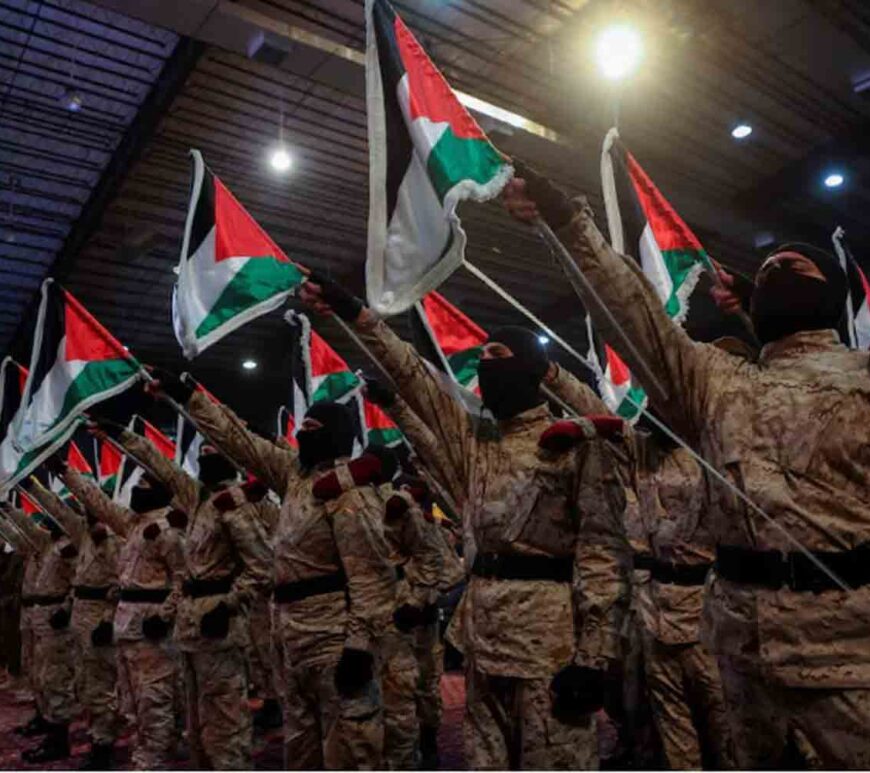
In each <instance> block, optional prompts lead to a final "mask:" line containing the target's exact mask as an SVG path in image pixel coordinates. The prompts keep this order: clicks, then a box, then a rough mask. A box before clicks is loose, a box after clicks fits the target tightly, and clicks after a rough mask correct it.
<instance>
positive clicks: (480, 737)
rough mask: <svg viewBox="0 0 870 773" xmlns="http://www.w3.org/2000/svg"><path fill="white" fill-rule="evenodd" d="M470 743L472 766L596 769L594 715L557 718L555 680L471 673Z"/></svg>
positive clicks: (466, 741) (468, 689) (467, 721)
mask: <svg viewBox="0 0 870 773" xmlns="http://www.w3.org/2000/svg"><path fill="white" fill-rule="evenodd" d="M467 674H468V675H467V685H466V702H467V710H466V714H465V724H464V726H463V731H464V747H465V761H466V764H467V765H468V767H469V768H470V769H471V770H596V769H597V768H598V739H597V735H596V730H595V720H594V717H593V715H591V714H590V715H588V716H586V717H585V718H584V719H583V720H582V721H579V722H578V723H576V724H571V725H569V724H565V723H562V722H559V721H558V720H557V719H555V718H554V717H553V713H552V706H551V699H550V679H549V678H547V679H516V678H513V677H506V676H491V675H488V674H483V673H481V672H480V671H479V670H477V669H474V668H469V669H468V672H467Z"/></svg>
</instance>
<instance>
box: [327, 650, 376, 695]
mask: <svg viewBox="0 0 870 773" xmlns="http://www.w3.org/2000/svg"><path fill="white" fill-rule="evenodd" d="M374 663H375V661H374V658H373V657H372V656H371V655H370V654H369V653H368V652H365V651H363V650H355V649H352V648H350V647H345V648H344V650H342V653H341V659H340V660H339V661H338V665H337V666H336V667H335V689H337V690H338V694H339V695H341V696H342V697H343V698H349V697H350V696H352V695H354V694H355V693H358V692H359V691H360V690H362V688H363V687H365V686H366V685H367V684H368V683H369V682H371V681H372V679H374V675H375V672H374Z"/></svg>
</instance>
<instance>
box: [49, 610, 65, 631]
mask: <svg viewBox="0 0 870 773" xmlns="http://www.w3.org/2000/svg"><path fill="white" fill-rule="evenodd" d="M48 624H49V625H50V626H51V627H52V628H53V629H54V630H55V631H62V630H63V629H64V628H67V627H69V610H68V609H55V610H54V612H52V613H51V617H49V618H48Z"/></svg>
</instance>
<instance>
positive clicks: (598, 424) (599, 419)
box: [584, 414, 625, 440]
mask: <svg viewBox="0 0 870 773" xmlns="http://www.w3.org/2000/svg"><path fill="white" fill-rule="evenodd" d="M584 418H586V419H589V421H591V422H592V424H593V425H594V426H595V431H596V432H597V433H598V437H602V438H604V439H605V440H619V439H621V438H622V435H623V432H624V431H625V421H623V420H622V419H621V418H619V416H610V415H608V414H603V415H602V414H594V415H593V414H590V415H588V416H584Z"/></svg>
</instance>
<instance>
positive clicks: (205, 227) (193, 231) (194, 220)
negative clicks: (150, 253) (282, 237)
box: [173, 150, 304, 359]
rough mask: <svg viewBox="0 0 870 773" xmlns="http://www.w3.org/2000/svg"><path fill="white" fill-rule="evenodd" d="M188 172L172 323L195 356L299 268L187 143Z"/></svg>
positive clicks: (258, 309)
mask: <svg viewBox="0 0 870 773" xmlns="http://www.w3.org/2000/svg"><path fill="white" fill-rule="evenodd" d="M191 156H192V159H193V175H192V181H191V191H190V205H189V208H188V212H187V221H186V223H185V227H184V240H183V242H182V248H181V259H180V262H179V264H178V279H177V281H176V284H175V290H174V293H173V324H174V327H175V335H176V338H177V339H178V342H179V343H180V344H181V348H182V350H183V351H184V356H185V357H187V358H188V359H193V358H194V357H196V356H197V355H198V354H200V353H201V352H203V351H204V350H205V349H207V348H208V347H209V346H211V345H212V344H213V343H215V342H216V341H219V340H220V339H221V338H223V337H224V336H225V335H227V334H229V333H231V332H232V331H233V330H236V329H237V328H239V327H241V326H242V325H244V324H246V323H247V322H250V321H251V320H252V319H255V318H256V317H259V316H261V315H262V314H266V313H267V312H269V311H271V310H273V309H276V308H278V307H279V306H280V305H281V304H282V303H284V301H285V300H286V298H287V296H288V295H289V294H290V293H291V292H292V291H293V290H295V289H296V288H297V287H298V286H299V285H300V284H301V283H302V281H303V278H304V275H303V273H302V271H300V269H299V267H298V266H297V265H296V264H294V263H293V262H292V261H291V260H290V259H289V258H288V257H287V256H286V255H285V254H284V253H283V252H282V251H281V249H280V247H278V245H277V244H275V242H273V241H272V239H271V238H270V237H269V235H268V234H267V233H266V232H265V231H264V230H263V229H262V228H261V227H260V225H259V224H258V223H257V221H256V220H254V218H253V217H251V215H250V214H248V212H247V211H246V210H245V208H244V207H243V206H242V205H241V204H240V203H239V202H238V201H237V200H236V198H235V197H234V196H233V194H232V193H230V191H229V189H228V188H227V187H226V186H225V185H224V184H223V183H222V182H221V181H220V179H218V177H217V176H216V175H214V174H213V173H212V172H211V170H209V169H208V167H206V165H205V162H204V161H203V159H202V154H201V153H200V152H199V151H198V150H191Z"/></svg>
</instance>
